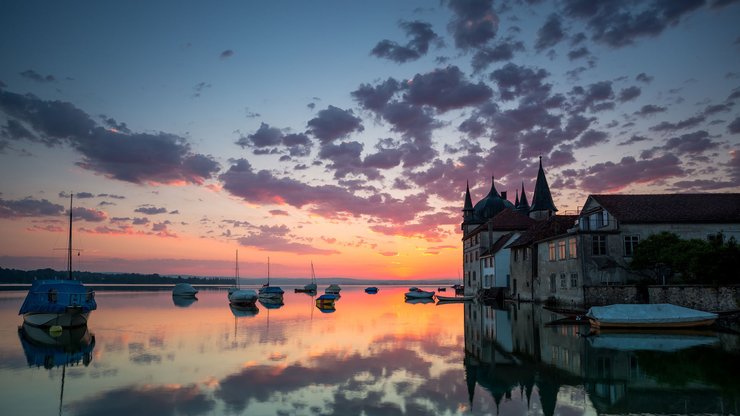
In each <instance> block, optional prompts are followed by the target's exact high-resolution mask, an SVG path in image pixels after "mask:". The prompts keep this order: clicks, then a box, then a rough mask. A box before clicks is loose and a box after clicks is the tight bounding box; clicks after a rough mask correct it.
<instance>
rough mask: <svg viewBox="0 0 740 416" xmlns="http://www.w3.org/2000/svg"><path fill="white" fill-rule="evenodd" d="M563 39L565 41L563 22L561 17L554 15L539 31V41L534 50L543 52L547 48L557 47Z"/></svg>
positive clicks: (536, 42) (548, 18)
mask: <svg viewBox="0 0 740 416" xmlns="http://www.w3.org/2000/svg"><path fill="white" fill-rule="evenodd" d="M563 39H565V31H564V30H563V21H562V20H561V18H560V16H558V15H557V14H555V13H553V14H551V15H550V16H548V17H547V20H546V21H545V24H544V25H542V27H541V28H540V29H539V30H538V31H537V40H536V41H535V44H534V48H535V49H536V50H537V51H538V52H542V51H543V50H545V49H547V48H551V47H553V46H555V45H557V44H558V43H560V41H561V40H563Z"/></svg>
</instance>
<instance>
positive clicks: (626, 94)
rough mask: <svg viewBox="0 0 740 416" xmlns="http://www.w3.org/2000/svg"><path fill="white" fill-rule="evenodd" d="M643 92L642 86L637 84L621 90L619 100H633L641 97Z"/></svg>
mask: <svg viewBox="0 0 740 416" xmlns="http://www.w3.org/2000/svg"><path fill="white" fill-rule="evenodd" d="M641 93H642V90H641V89H640V87H635V86H632V87H627V88H625V89H623V90H622V91H620V92H619V98H618V100H619V102H620V103H624V102H626V101H631V100H634V99H635V98H637V97H639V96H640V94H641Z"/></svg>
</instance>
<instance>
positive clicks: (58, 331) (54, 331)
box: [49, 325, 62, 337]
mask: <svg viewBox="0 0 740 416" xmlns="http://www.w3.org/2000/svg"><path fill="white" fill-rule="evenodd" d="M49 335H51V336H52V337H58V336H59V335H62V326H61V325H53V326H52V327H51V328H49Z"/></svg>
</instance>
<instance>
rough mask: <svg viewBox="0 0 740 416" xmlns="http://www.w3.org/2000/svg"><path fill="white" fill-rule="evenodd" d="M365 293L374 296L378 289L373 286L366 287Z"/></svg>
mask: <svg viewBox="0 0 740 416" xmlns="http://www.w3.org/2000/svg"><path fill="white" fill-rule="evenodd" d="M365 293H369V294H371V295H374V294H376V293H378V288H377V287H375V286H370V287H367V288H365Z"/></svg>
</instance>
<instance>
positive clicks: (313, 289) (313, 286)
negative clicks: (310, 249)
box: [295, 262, 316, 293]
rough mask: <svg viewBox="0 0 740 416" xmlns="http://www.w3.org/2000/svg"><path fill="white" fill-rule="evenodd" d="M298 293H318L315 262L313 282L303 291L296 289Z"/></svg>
mask: <svg viewBox="0 0 740 416" xmlns="http://www.w3.org/2000/svg"><path fill="white" fill-rule="evenodd" d="M295 291H296V293H316V273H315V272H314V270H313V262H311V282H310V283H309V284H307V285H305V286H303V289H296V290H295Z"/></svg>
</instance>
